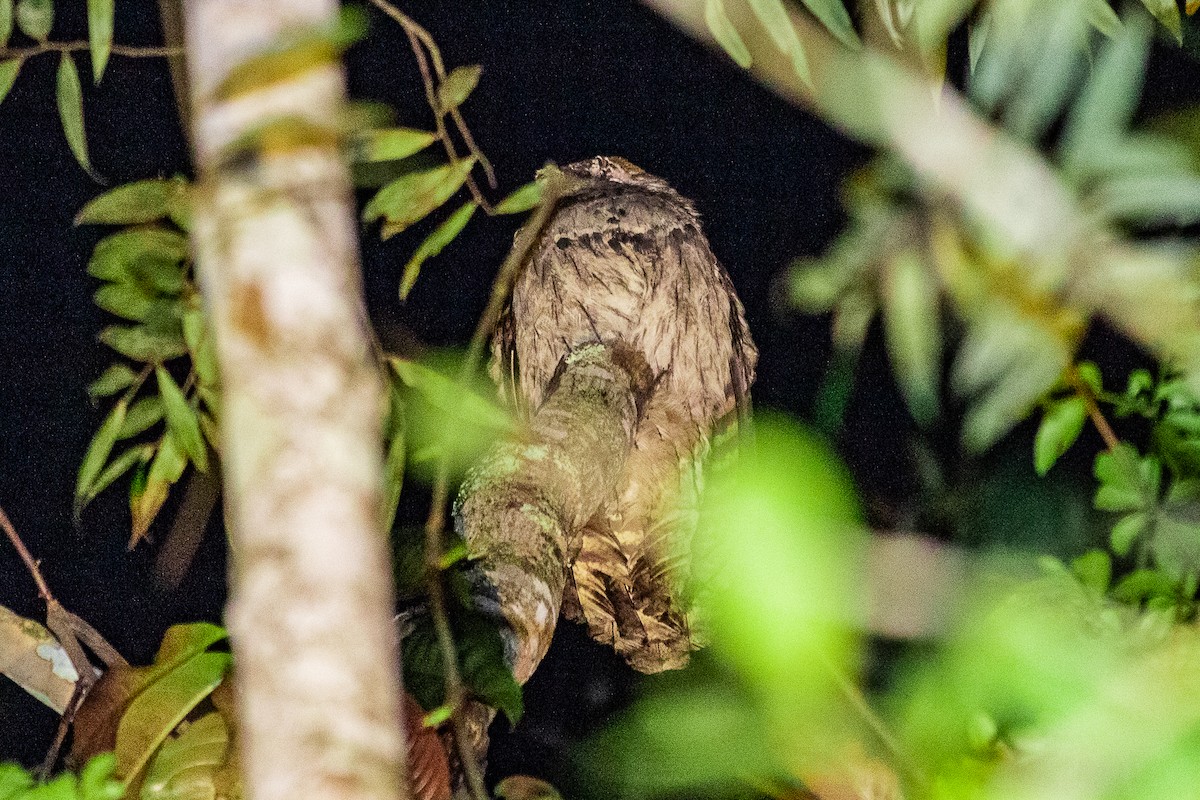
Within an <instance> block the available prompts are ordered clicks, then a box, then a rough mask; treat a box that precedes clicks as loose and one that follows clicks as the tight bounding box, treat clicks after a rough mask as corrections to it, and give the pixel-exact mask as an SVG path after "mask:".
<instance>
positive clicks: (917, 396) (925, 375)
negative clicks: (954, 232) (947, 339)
mask: <svg viewBox="0 0 1200 800" xmlns="http://www.w3.org/2000/svg"><path fill="white" fill-rule="evenodd" d="M882 291H883V294H884V297H883V304H884V317H883V324H884V333H885V334H886V336H887V348H888V356H889V357H890V358H891V361H892V368H893V369H894V370H895V373H896V377H897V379H898V380H899V383H900V389H901V390H902V391H903V392H904V399H905V400H906V401H907V402H908V407H909V409H910V410H911V411H912V414H913V417H914V418H915V419H916V420H917V421H918V422H920V423H922V424H929V423H930V422H932V421H933V419H934V418H935V417H936V416H937V413H938V406H939V405H940V404H939V394H940V392H939V384H940V383H941V372H942V358H941V355H942V328H941V308H940V305H939V298H940V292H939V287H938V285H937V281H936V279H935V278H934V276H933V275H931V274H930V272H929V267H928V266H927V265H926V264H925V262H924V261H922V259H921V258H920V256H918V255H917V254H916V253H914V252H911V251H905V252H902V253H899V254H897V255H896V256H895V257H894V258H893V259H892V260H891V263H889V264H888V266H887V268H886V272H885V274H884V286H883V289H882Z"/></svg>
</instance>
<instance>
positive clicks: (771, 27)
mask: <svg viewBox="0 0 1200 800" xmlns="http://www.w3.org/2000/svg"><path fill="white" fill-rule="evenodd" d="M749 3H750V10H751V11H753V12H754V16H756V17H757V18H758V21H759V22H760V23H762V26H763V27H764V28H766V29H767V33H768V34H770V36H771V40H772V41H773V42H775V46H776V47H777V48H779V51H780V52H781V53H783V54H784V55H785V56H787V57H788V58H790V59H791V61H792V69H794V70H795V71H796V75H797V76H798V77H799V78H800V80H802V81H804V83H805V85H806V86H808V87H810V88H811V87H812V85H813V82H812V72H811V71H810V70H809V68H808V58H807V57H806V56H805V55H804V45H802V44H801V43H800V37H799V36H798V35H797V34H796V29H795V28H794V27H792V20H791V18H790V17H788V12H787V9H786V8H785V7H784V5H783V3H782V2H781V0H749Z"/></svg>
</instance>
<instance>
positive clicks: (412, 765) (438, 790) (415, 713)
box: [404, 692, 450, 800]
mask: <svg viewBox="0 0 1200 800" xmlns="http://www.w3.org/2000/svg"><path fill="white" fill-rule="evenodd" d="M424 716H425V710H424V709H422V708H421V706H420V704H418V703H417V701H416V700H414V699H413V696H412V695H410V694H408V693H407V692H405V693H404V725H405V737H406V738H407V740H408V774H409V780H410V782H411V783H412V792H413V797H414V798H415V800H450V762H449V759H447V758H446V750H445V748H444V747H443V746H442V740H441V738H439V737H438V735H437V731H436V730H434V729H433V728H426V727H425V725H424V724H423V723H422V720H423V718H424Z"/></svg>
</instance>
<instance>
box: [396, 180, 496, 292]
mask: <svg viewBox="0 0 1200 800" xmlns="http://www.w3.org/2000/svg"><path fill="white" fill-rule="evenodd" d="M477 208H479V206H478V205H477V204H476V203H475V201H473V200H470V201H467V202H466V203H463V204H462V205H461V206H459V207H458V209H457V210H456V211H455V212H454V213H453V214H451V215H450V216H449V217H447V218H446V219H445V220H444V221H443V222H442V223H441V224H440V225H438V226H437V227H436V228H434V229H433V232H432V233H430V234H429V235H428V236H426V237H425V240H424V241H422V242H421V244H420V246H418V247H417V250H416V252H415V253H413V254H412V258H410V259H409V260H408V263H407V264H405V265H404V275H403V277H402V278H401V279H400V299H401V300H406V299H408V293H409V292H410V291H412V287H413V284H415V283H416V282H417V278H418V277H419V276H420V274H421V265H423V264H424V263H425V262H426V261H427V260H429V259H431V258H433V257H434V256H436V255H437V254H438V253H440V252H442V250H443V249H444V248H445V247H446V245H448V244H450V243H451V242H452V241H454V239H455V238H456V237H457V236H458V234H460V233H462V230H463V228H465V227H467V223H468V222H470V221H471V217H472V216H473V215H474V214H475V209H477Z"/></svg>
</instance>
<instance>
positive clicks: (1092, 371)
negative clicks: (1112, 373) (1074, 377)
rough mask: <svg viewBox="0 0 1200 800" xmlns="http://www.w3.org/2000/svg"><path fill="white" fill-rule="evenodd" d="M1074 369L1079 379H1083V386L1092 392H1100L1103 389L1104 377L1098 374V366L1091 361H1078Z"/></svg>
mask: <svg viewBox="0 0 1200 800" xmlns="http://www.w3.org/2000/svg"><path fill="white" fill-rule="evenodd" d="M1075 371H1076V372H1077V373H1078V375H1079V380H1081V381H1083V384H1084V386H1086V387H1088V388H1089V389H1091V390H1092V393H1093V394H1100V393H1101V392H1103V391H1104V379H1103V377H1101V375H1100V368H1099V367H1097V366H1096V364H1095V363H1094V362H1092V361H1080V362H1079V363H1078V364H1077V365H1076V366H1075Z"/></svg>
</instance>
